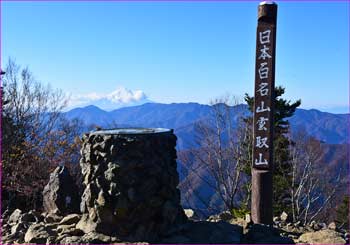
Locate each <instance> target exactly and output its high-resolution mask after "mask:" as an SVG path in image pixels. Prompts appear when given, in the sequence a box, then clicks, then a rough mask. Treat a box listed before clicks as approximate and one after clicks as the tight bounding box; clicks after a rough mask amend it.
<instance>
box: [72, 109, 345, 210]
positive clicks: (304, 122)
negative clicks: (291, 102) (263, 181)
mask: <svg viewBox="0 0 350 245" xmlns="http://www.w3.org/2000/svg"><path fill="white" fill-rule="evenodd" d="M212 110H213V108H212V107H211V106H209V105H201V104H197V103H173V104H159V103H146V104H143V105H139V106H133V107H125V108H120V109H117V110H113V111H110V112H107V111H104V110H101V109H100V108H98V107H96V106H87V107H83V108H76V109H73V110H71V111H68V112H66V113H65V115H66V117H67V118H69V119H73V118H80V119H82V121H83V122H84V123H85V124H86V125H91V124H94V125H99V126H101V127H109V128H110V127H111V126H114V127H115V126H116V127H126V126H128V127H164V128H172V129H174V130H175V134H176V136H177V137H178V141H177V149H178V157H179V159H181V155H183V154H186V152H187V151H186V149H189V148H192V147H196V139H195V133H194V132H195V124H196V122H199V121H205V122H208V121H209V120H211V119H212V115H213V114H212ZM230 111H231V114H232V115H233V119H234V120H233V124H234V125H233V126H236V125H237V122H238V118H240V117H241V116H248V115H250V112H249V111H248V108H247V106H246V105H239V106H235V107H231V108H230ZM288 120H289V121H290V123H291V127H292V132H297V131H298V130H305V131H306V132H307V133H308V134H310V135H312V136H314V137H316V138H318V139H320V140H322V141H324V142H325V144H323V148H324V150H323V151H322V154H321V155H320V159H319V161H318V165H319V166H320V171H325V172H327V173H329V174H330V175H331V176H334V178H336V176H337V174H338V173H339V172H342V171H345V172H344V173H348V172H349V167H348V161H349V155H348V145H346V144H345V143H348V142H349V141H348V139H349V138H348V137H349V114H332V113H326V112H321V111H318V110H314V109H312V110H304V109H298V110H297V111H296V113H295V115H294V116H293V117H291V118H289V119H288ZM186 168H187V167H186V164H185V163H182V162H181V161H180V160H179V161H178V172H179V175H180V179H181V184H180V186H179V187H180V189H181V194H182V203H183V205H184V206H185V207H191V208H195V209H196V210H197V211H198V210H200V209H201V208H204V206H203V205H202V203H201V202H200V201H198V200H197V199H196V197H195V196H196V195H194V194H193V193H192V192H190V191H189V190H190V189H189V188H188V187H187V185H186V183H188V182H189V179H188V173H187V172H186ZM343 181H344V183H342V186H345V187H346V186H348V184H349V183H348V180H343ZM190 184H191V189H192V190H193V191H196V192H197V193H200V194H201V196H204V197H205V200H208V201H210V202H218V200H219V198H217V197H216V196H215V195H214V192H213V191H212V190H211V189H210V188H209V187H208V186H206V185H205V184H203V182H201V181H200V180H197V181H196V180H194V181H193V180H191V181H190ZM345 192H346V190H345V188H343V189H341V190H339V192H338V193H340V194H339V196H342V195H343V193H345ZM216 206H220V202H219V203H218V204H217V205H216Z"/></svg>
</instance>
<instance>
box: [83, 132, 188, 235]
mask: <svg viewBox="0 0 350 245" xmlns="http://www.w3.org/2000/svg"><path fill="white" fill-rule="evenodd" d="M134 131H135V132H136V133H135V132H134V133H133V132H130V131H128V133H117V134H116V132H113V131H96V132H94V133H91V134H86V135H84V137H83V146H82V150H81V155H82V158H81V161H80V165H81V168H82V174H83V184H84V185H85V190H84V193H83V196H82V201H81V206H80V209H81V212H82V213H83V214H84V215H83V217H82V219H81V220H80V222H79V225H78V228H80V229H82V230H83V231H84V232H85V233H88V232H91V231H96V232H100V233H102V232H103V233H104V234H108V235H116V236H118V237H121V238H123V239H124V240H129V241H154V240H156V239H157V238H158V236H160V235H162V234H163V233H165V232H166V231H167V230H169V229H170V228H171V227H173V226H174V225H176V224H183V223H185V222H186V221H187V217H186V215H185V213H184V211H183V209H182V207H181V205H180V191H179V189H178V188H177V185H178V184H179V175H178V173H177V170H176V150H175V146H176V136H175V135H174V134H173V133H172V131H170V130H168V131H162V132H156V133H149V132H147V131H144V130H142V129H135V130H134ZM119 132H121V130H119Z"/></svg>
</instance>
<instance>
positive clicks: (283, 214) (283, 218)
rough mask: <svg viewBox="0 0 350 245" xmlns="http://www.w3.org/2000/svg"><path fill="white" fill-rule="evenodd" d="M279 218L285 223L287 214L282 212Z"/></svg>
mask: <svg viewBox="0 0 350 245" xmlns="http://www.w3.org/2000/svg"><path fill="white" fill-rule="evenodd" d="M280 218H281V220H282V221H283V222H286V221H287V219H288V214H287V213H286V212H284V211H283V213H282V214H281V216H280Z"/></svg>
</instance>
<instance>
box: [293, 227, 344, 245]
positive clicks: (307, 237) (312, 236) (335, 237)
mask: <svg viewBox="0 0 350 245" xmlns="http://www.w3.org/2000/svg"><path fill="white" fill-rule="evenodd" d="M296 241H297V242H298V243H307V244H345V243H346V241H345V240H344V239H343V238H342V236H341V234H340V233H339V232H336V231H334V230H329V229H327V230H320V231H316V232H308V233H305V234H302V235H301V236H300V237H299V239H297V240H296Z"/></svg>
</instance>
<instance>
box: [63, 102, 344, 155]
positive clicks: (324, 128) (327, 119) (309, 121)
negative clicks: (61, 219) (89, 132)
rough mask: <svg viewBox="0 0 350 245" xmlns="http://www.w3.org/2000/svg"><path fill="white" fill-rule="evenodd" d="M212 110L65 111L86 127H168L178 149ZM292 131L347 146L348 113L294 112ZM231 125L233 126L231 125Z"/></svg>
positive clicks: (236, 111) (242, 111)
mask: <svg viewBox="0 0 350 245" xmlns="http://www.w3.org/2000/svg"><path fill="white" fill-rule="evenodd" d="M231 110H232V114H233V115H234V123H237V120H238V118H240V117H241V116H247V115H249V114H250V112H249V111H248V108H247V106H246V105H243V104H242V105H237V106H234V107H231ZM211 113H212V107H211V106H209V105H202V104H198V103H173V104H160V103H146V104H143V105H139V106H131V107H124V108H120V109H116V110H113V111H110V112H107V111H105V110H102V109H100V108H98V107H97V106H93V105H90V106H86V107H82V108H75V109H72V110H70V111H68V112H65V116H66V117H67V118H68V119H73V118H79V119H82V121H83V122H84V123H85V124H86V125H99V126H101V127H125V126H129V127H164V128H172V129H174V130H175V133H176V135H177V136H178V138H179V140H178V149H183V148H188V147H190V146H191V144H192V142H193V138H192V137H193V135H191V133H192V132H193V127H194V123H195V122H198V121H200V120H207V119H209V118H210V117H211ZM288 120H289V121H290V124H291V128H292V131H293V132H296V131H298V130H300V129H303V130H305V131H306V132H307V133H308V134H309V135H311V136H314V137H316V138H317V139H319V140H321V141H323V142H325V143H329V144H341V143H349V114H332V113H327V112H321V111H318V110H315V109H311V110H304V109H297V111H296V112H295V114H294V116H292V117H291V118H289V119H288ZM233 126H235V125H233Z"/></svg>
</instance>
